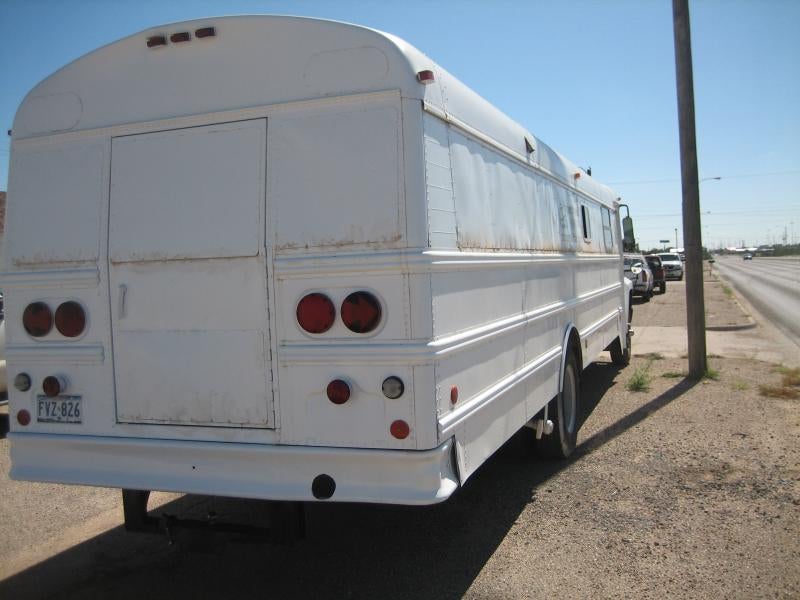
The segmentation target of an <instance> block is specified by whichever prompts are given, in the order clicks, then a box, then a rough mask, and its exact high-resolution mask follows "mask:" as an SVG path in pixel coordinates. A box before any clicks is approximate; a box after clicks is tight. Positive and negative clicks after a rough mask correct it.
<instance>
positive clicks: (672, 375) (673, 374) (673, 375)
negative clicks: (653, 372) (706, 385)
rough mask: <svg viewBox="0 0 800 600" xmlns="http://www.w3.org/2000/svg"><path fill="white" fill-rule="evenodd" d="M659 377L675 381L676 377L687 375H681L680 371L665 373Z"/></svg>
mask: <svg viewBox="0 0 800 600" xmlns="http://www.w3.org/2000/svg"><path fill="white" fill-rule="evenodd" d="M661 376H662V377H666V378H667V379H677V378H678V377H687V376H688V373H681V372H680V371H667V372H666V373H664V374H662V375H661Z"/></svg>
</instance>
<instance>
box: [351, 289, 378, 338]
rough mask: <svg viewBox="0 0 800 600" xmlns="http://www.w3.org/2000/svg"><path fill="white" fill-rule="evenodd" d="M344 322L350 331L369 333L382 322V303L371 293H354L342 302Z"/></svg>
mask: <svg viewBox="0 0 800 600" xmlns="http://www.w3.org/2000/svg"><path fill="white" fill-rule="evenodd" d="M342 321H344V324H345V325H346V326H347V328H348V329H349V330H350V331H353V332H355V333H369V332H370V331H372V330H373V329H375V328H376V327H377V326H378V323H380V322H381V303H380V302H379V301H378V299H377V298H376V297H375V296H373V295H372V294H370V293H369V292H354V293H352V294H350V295H349V296H348V297H347V298H345V299H344V302H342Z"/></svg>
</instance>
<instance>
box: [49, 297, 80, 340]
mask: <svg viewBox="0 0 800 600" xmlns="http://www.w3.org/2000/svg"><path fill="white" fill-rule="evenodd" d="M85 327H86V313H85V312H83V307H82V306H81V305H80V304H78V303H77V302H73V301H72V300H70V301H69V302H64V303H62V304H61V306H59V307H58V308H57V309H56V329H58V331H59V333H61V335H63V336H65V337H78V336H79V335H80V334H82V333H83V330H84V328H85Z"/></svg>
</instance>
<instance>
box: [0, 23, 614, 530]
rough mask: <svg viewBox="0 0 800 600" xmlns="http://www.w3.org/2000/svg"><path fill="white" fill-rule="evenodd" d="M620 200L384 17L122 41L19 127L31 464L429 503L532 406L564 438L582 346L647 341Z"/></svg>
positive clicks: (190, 27)
mask: <svg viewBox="0 0 800 600" xmlns="http://www.w3.org/2000/svg"><path fill="white" fill-rule="evenodd" d="M619 223H620V222H619V216H618V204H617V202H616V198H615V195H614V193H613V192H612V191H611V190H610V189H609V188H607V187H605V186H603V185H600V184H598V183H597V182H595V181H594V180H593V179H592V178H591V177H590V176H588V175H587V174H586V173H584V172H583V171H581V170H580V169H579V168H577V167H576V166H575V165H573V164H572V163H570V162H569V161H567V160H566V159H564V158H563V157H562V156H560V155H559V154H557V153H556V152H554V151H553V150H552V149H551V148H549V147H548V146H547V145H545V144H544V143H542V142H541V141H540V140H538V139H537V138H536V137H535V136H533V135H532V134H531V133H529V132H528V131H527V130H526V129H524V128H523V127H521V126H520V125H518V124H516V123H515V122H514V121H512V120H511V119H510V118H508V117H507V116H505V115H504V114H503V113H501V112H500V111H499V110H497V109H496V108H494V107H493V106H492V105H490V104H489V103H488V102H487V101H485V100H484V99H482V98H481V97H480V96H478V95H477V94H476V93H475V92H473V91H472V90H470V89H469V88H467V87H466V86H465V85H464V84H462V83H461V82H459V81H458V80H457V79H455V78H454V77H453V76H451V75H450V74H449V73H448V72H447V71H445V70H444V69H442V68H441V67H439V66H438V65H437V64H436V63H434V62H433V61H431V60H430V59H429V58H428V57H427V56H425V55H424V54H422V53H421V52H419V51H418V50H416V49H414V48H413V47H411V46H409V45H408V44H407V43H405V42H403V41H402V40H400V39H398V38H396V37H393V36H391V35H387V34H384V33H381V32H378V31H374V30H370V29H366V28H362V27H356V26H352V25H347V24H343V23H336V22H330V21H322V20H316V19H305V18H292V17H276V16H246V17H224V18H213V19H207V20H199V21H192V22H186V23H177V24H172V25H166V26H163V27H156V28H153V29H150V30H147V31H144V32H142V33H139V34H136V35H133V36H131V37H128V38H125V39H123V40H121V41H118V42H115V43H113V44H110V45H108V46H106V47H103V48H101V49H99V50H97V51H95V52H92V53H90V54H88V55H86V56H84V57H82V58H80V59H78V60H76V61H75V62H73V63H71V64H69V65H67V66H66V67H64V68H62V69H61V70H59V71H58V72H56V73H55V74H53V75H52V76H50V77H48V78H47V79H45V80H44V81H43V82H41V83H40V84H39V85H37V86H36V87H35V88H34V89H33V90H32V91H31V92H30V94H29V95H28V96H27V97H26V98H25V100H24V102H23V103H22V105H21V106H20V108H19V111H18V113H17V115H16V119H15V121H14V125H13V133H12V150H11V166H10V181H9V191H8V213H7V233H6V239H5V249H4V262H5V264H4V266H3V269H4V272H3V276H2V282H0V286H1V287H2V289H3V292H4V293H5V294H6V320H7V361H8V376H9V381H11V382H13V385H11V386H9V387H10V392H9V394H10V421H11V432H10V443H11V454H12V465H13V466H12V471H11V475H12V477H13V478H16V479H25V480H33V481H49V482H62V483H74V484H89V485H100V486H110V487H118V488H123V489H124V490H139V491H146V490H168V491H177V492H191V493H199V494H209V495H220V496H233V497H249V498H262V499H271V500H286V501H304V500H314V499H330V500H333V501H360V502H381V503H399V504H430V503H435V502H439V501H442V500H444V499H446V498H448V497H449V496H450V495H451V494H452V493H453V492H454V491H455V490H456V489H457V488H458V486H459V485H461V484H463V483H464V482H465V481H466V480H467V478H468V477H470V475H471V474H472V473H474V472H475V470H476V469H477V468H478V467H479V466H480V465H481V464H482V463H483V462H484V461H485V460H486V459H487V457H489V456H490V455H491V454H492V453H493V452H494V451H495V450H497V449H498V448H499V447H500V446H501V445H502V444H503V443H504V442H505V441H506V440H508V439H509V438H510V437H511V436H512V435H513V434H514V433H515V432H517V431H518V430H519V429H520V428H521V427H523V426H525V425H526V424H527V425H528V426H529V428H530V436H531V440H532V443H535V444H538V445H539V446H540V447H541V448H542V449H543V450H544V452H545V454H550V455H556V456H565V455H568V454H569V453H570V452H571V451H572V449H573V447H574V444H575V435H576V429H577V425H576V423H577V414H578V410H579V407H580V377H581V371H582V370H583V368H584V367H585V366H586V365H588V364H589V363H590V362H592V361H593V360H595V358H596V357H597V356H598V354H599V353H600V352H602V351H603V350H604V349H610V350H611V351H612V357H613V358H614V359H615V361H617V362H624V361H625V360H626V359H627V357H628V356H629V340H630V338H629V335H628V316H627V315H628V312H627V302H628V299H627V291H626V287H625V284H624V278H623V273H622V253H621V239H620V238H621V235H620V234H621V230H620V225H619ZM551 430H552V433H550V432H551ZM126 493H127V494H129V495H128V496H125V493H123V497H124V498H127V500H126V502H127V503H128V504H126V513H127V514H128V516H130V515H133V514H134V513H135V512H136V506H139V508H140V509H141V506H142V504H141V502H142V498H144V503H145V505H146V494H141V493H139V494H138V495H137V493H136V492H132V491H129V492H126ZM134 498H136V499H138V500H134ZM137 502H138V503H139V504H138V505H137V504H136V503H137Z"/></svg>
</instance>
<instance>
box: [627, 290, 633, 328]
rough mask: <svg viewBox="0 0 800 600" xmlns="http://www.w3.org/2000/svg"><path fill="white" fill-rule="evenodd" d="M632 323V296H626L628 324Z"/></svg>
mask: <svg viewBox="0 0 800 600" xmlns="http://www.w3.org/2000/svg"><path fill="white" fill-rule="evenodd" d="M632 322H633V294H628V323H632Z"/></svg>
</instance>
